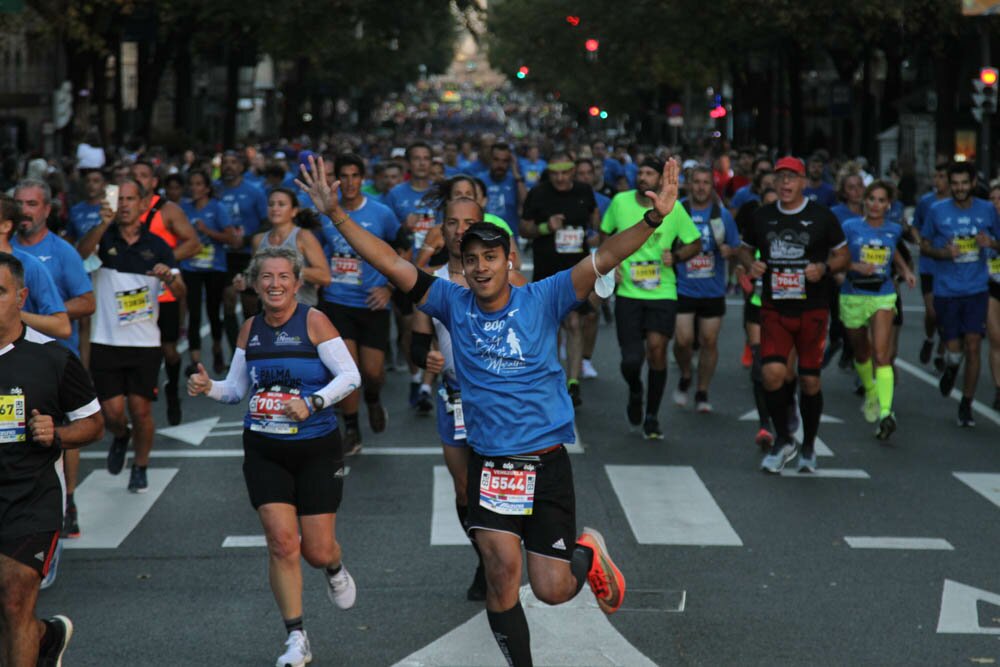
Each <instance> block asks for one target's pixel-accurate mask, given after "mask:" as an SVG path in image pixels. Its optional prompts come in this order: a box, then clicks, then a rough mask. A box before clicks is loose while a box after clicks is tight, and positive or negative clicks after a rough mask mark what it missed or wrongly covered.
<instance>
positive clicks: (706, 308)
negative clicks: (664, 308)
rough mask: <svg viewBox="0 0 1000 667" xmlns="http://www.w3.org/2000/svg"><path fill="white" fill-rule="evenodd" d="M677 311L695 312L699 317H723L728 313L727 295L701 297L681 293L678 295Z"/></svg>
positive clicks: (679, 312) (684, 312)
mask: <svg viewBox="0 0 1000 667" xmlns="http://www.w3.org/2000/svg"><path fill="white" fill-rule="evenodd" d="M677 313H678V314H682V313H683V314H689V313H694V316H695V317H697V318H699V319H708V318H710V317H722V316H723V315H725V314H726V297H724V296H719V297H709V298H699V297H693V296H684V295H683V294H679V295H678V296H677Z"/></svg>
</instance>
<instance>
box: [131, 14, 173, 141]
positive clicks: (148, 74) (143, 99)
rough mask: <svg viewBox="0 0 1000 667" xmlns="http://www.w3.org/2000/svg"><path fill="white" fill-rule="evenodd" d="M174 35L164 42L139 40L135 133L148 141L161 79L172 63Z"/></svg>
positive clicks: (151, 130)
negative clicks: (169, 46) (170, 46)
mask: <svg viewBox="0 0 1000 667" xmlns="http://www.w3.org/2000/svg"><path fill="white" fill-rule="evenodd" d="M174 37H175V35H172V34H171V35H168V36H167V39H166V41H163V42H161V41H159V40H157V41H155V42H139V110H138V117H137V119H136V120H137V123H136V131H135V134H136V136H137V137H141V138H142V139H144V140H145V141H146V142H147V143H148V142H149V138H150V135H151V134H152V132H153V127H152V125H153V108H154V106H155V105H156V99H157V98H158V97H159V95H160V80H161V79H162V78H163V72H164V71H165V70H166V69H167V65H168V64H169V63H170V55H171V53H170V49H169V48H168V47H167V45H168V44H170V43H171V42H172V41H173V38H174Z"/></svg>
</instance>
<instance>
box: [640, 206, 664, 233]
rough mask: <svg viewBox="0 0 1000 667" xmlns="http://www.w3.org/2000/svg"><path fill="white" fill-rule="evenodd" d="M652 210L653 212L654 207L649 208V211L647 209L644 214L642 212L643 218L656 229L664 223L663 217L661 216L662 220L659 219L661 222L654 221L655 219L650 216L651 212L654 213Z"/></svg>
mask: <svg viewBox="0 0 1000 667" xmlns="http://www.w3.org/2000/svg"><path fill="white" fill-rule="evenodd" d="M652 212H653V209H649V210H648V211H646V212H645V213H643V214H642V220H643V222H645V223H646V224H647V225H649V226H650V227H652V228H653V229H656V228H657V227H659V226H660V225H661V224H663V218H660V221H659V222H653V221H652V220H650V218H649V214H650V213H652Z"/></svg>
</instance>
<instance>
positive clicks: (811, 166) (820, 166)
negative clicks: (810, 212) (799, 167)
mask: <svg viewBox="0 0 1000 667" xmlns="http://www.w3.org/2000/svg"><path fill="white" fill-rule="evenodd" d="M825 168H826V165H825V164H824V163H823V158H822V157H821V156H819V155H813V156H812V157H810V158H809V162H808V163H806V175H807V176H808V177H809V183H808V184H807V185H806V189H805V190H803V193H804V194H805V196H806V197H807V198H808V199H811V200H812V201H814V202H818V203H820V204H822V205H823V206H826V207H827V208H833V207H834V206H835V205H836V204H837V193H836V192H835V191H834V189H833V186H831V185H830V184H829V183H827V182H826V181H824V180H823V171H824V169H825Z"/></svg>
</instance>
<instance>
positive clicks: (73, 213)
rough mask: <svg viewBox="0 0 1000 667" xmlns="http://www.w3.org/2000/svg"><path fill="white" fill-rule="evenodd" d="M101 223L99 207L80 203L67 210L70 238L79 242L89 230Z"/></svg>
mask: <svg viewBox="0 0 1000 667" xmlns="http://www.w3.org/2000/svg"><path fill="white" fill-rule="evenodd" d="M100 223H101V205H100V204H88V203H87V202H85V201H82V202H80V203H79V204H77V205H76V206H74V207H73V208H71V209H70V210H69V228H68V230H67V231H69V234H70V236H72V237H73V238H74V239H75V240H77V241H79V240H80V239H82V238H83V236H84V235H85V234H86V233H87V232H89V231H90V230H91V229H93V228H94V227H96V226H97V225H99V224H100Z"/></svg>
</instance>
